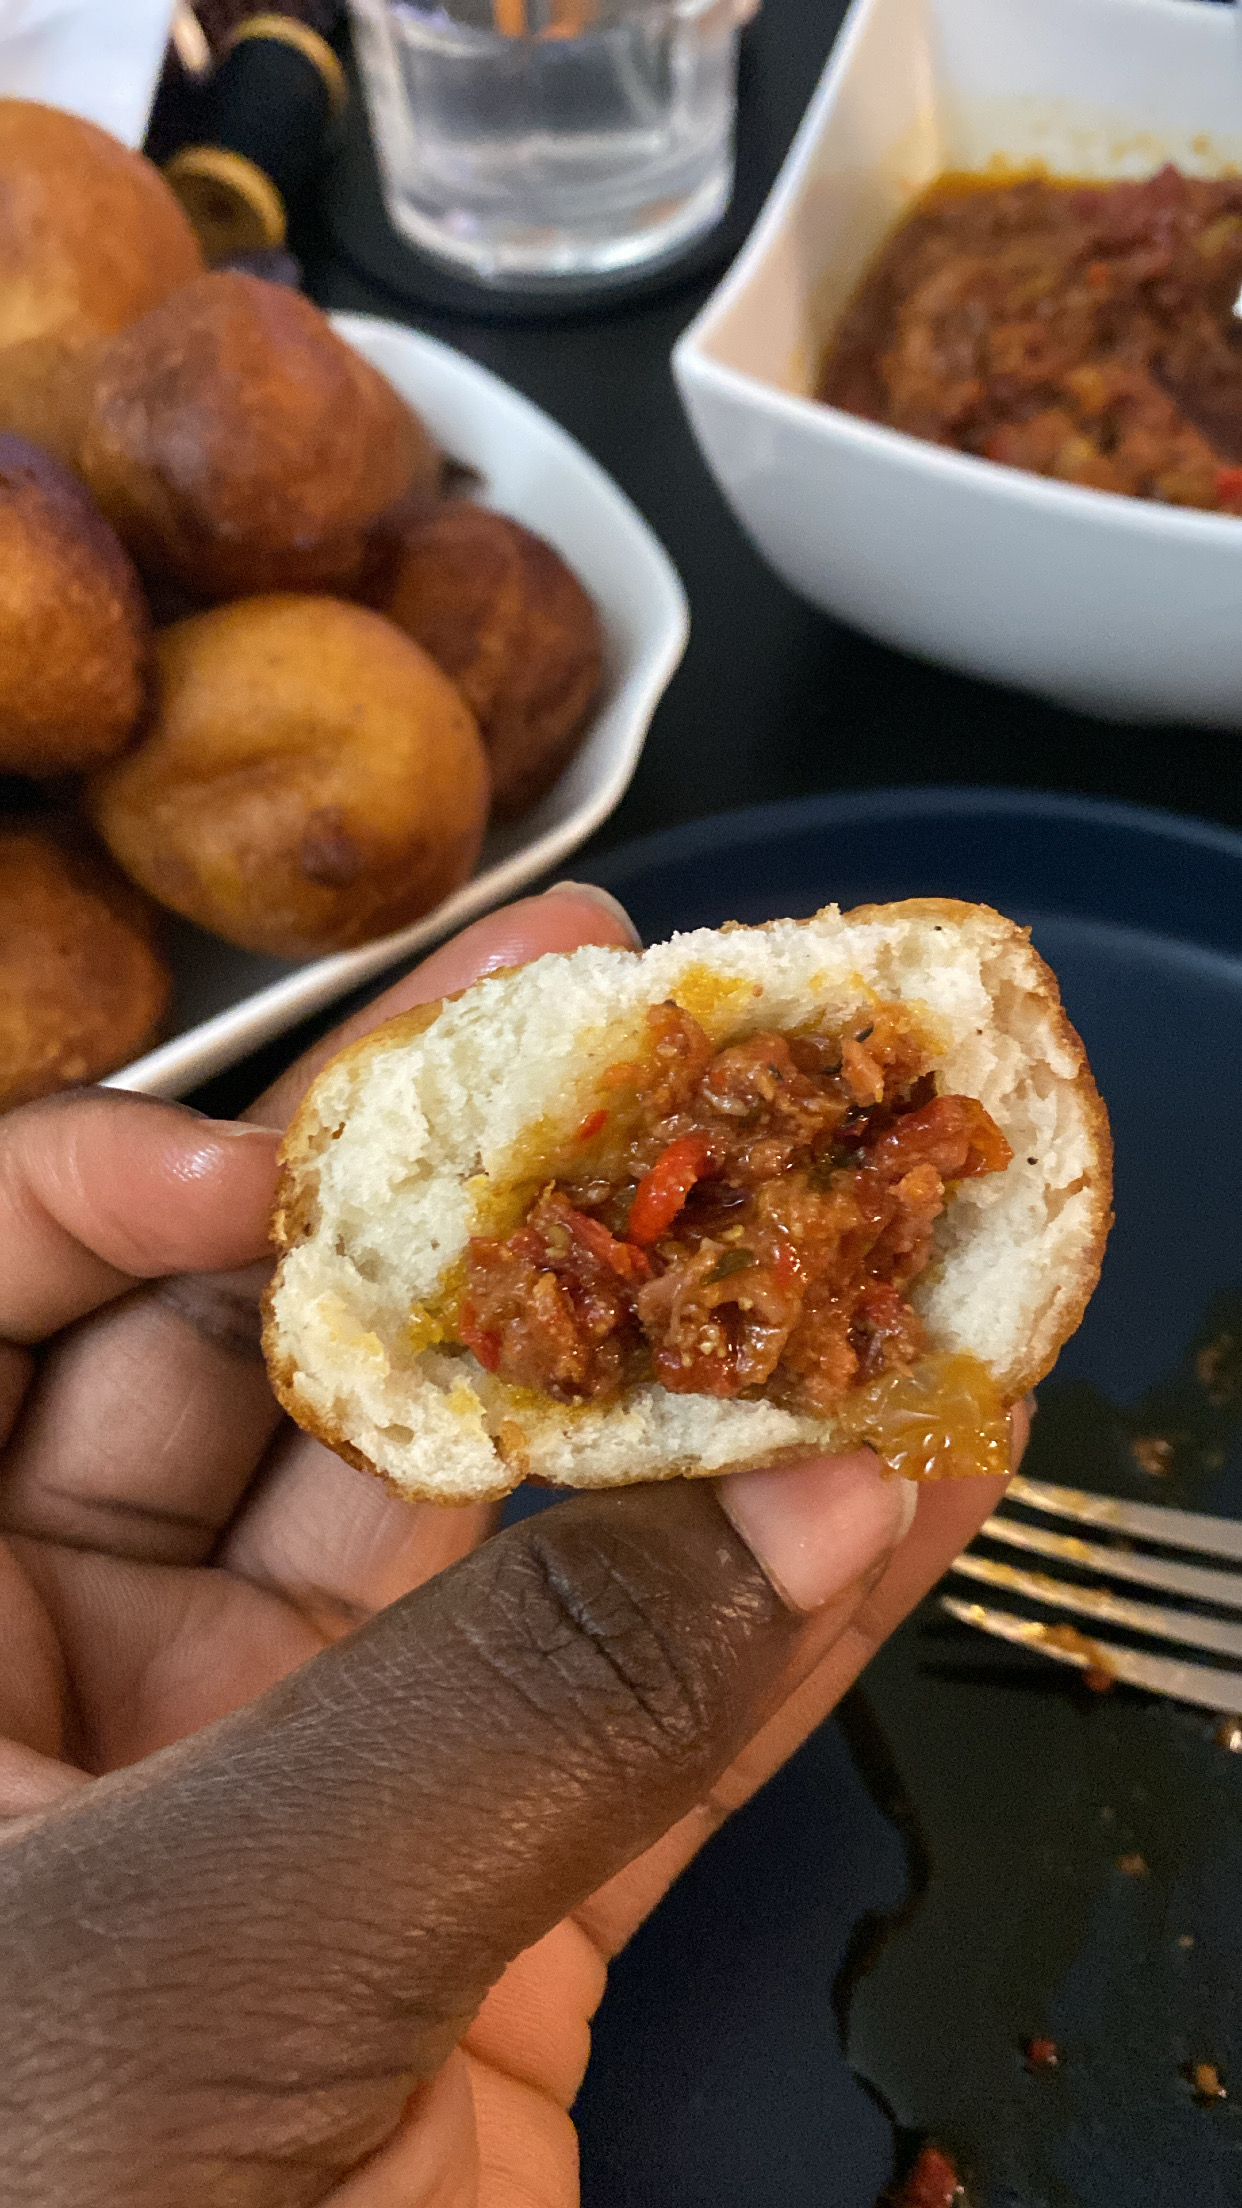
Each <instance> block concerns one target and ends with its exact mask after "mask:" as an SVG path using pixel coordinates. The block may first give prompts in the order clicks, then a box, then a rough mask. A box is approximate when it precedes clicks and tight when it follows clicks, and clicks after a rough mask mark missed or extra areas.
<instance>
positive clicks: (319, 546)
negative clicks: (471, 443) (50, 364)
mask: <svg viewBox="0 0 1242 2208" xmlns="http://www.w3.org/2000/svg"><path fill="white" fill-rule="evenodd" d="M79 466H80V469H81V472H82V474H83V476H84V477H85V479H86V482H87V483H88V484H89V486H90V489H91V491H92V493H93V494H94V497H95V498H96V500H97V502H98V504H99V506H100V508H101V509H102V511H103V512H104V514H106V515H107V517H108V519H109V521H110V522H111V523H112V525H113V527H114V528H115V529H116V531H117V534H118V536H119V537H120V538H121V541H122V543H124V544H125V545H127V546H128V548H129V550H130V551H131V552H132V553H133V555H134V558H135V559H136V560H137V562H138V564H139V566H140V567H143V568H147V569H155V570H157V571H162V572H164V573H166V574H168V575H171V576H172V577H174V578H175V580H176V581H177V582H179V583H181V584H182V585H183V586H184V587H185V588H186V589H187V590H188V591H190V592H192V593H193V594H194V595H195V596H196V597H197V598H198V599H199V600H204V599H215V598H230V597H235V596H242V595H245V594H247V593H250V592H253V591H261V590H274V591H278V590H336V591H349V590H353V589H354V588H355V587H356V586H357V585H358V583H359V581H360V579H361V578H362V577H363V576H364V575H365V573H366V571H367V569H368V566H369V563H370V562H371V560H372V559H373V557H374V556H375V548H376V545H377V542H378V541H380V539H382V535H383V531H384V529H385V528H386V527H391V526H392V525H393V523H394V519H395V516H396V515H398V514H401V515H402V517H403V518H404V515H405V512H406V510H407V508H408V510H409V511H410V512H421V511H424V510H425V509H426V508H427V506H429V505H430V504H431V503H432V502H433V500H434V499H435V497H436V496H437V494H438V490H439V479H440V455H439V453H438V452H437V450H436V448H435V446H434V445H433V444H432V442H431V439H430V437H429V436H428V435H427V432H426V430H425V429H424V428H423V425H422V423H421V422H420V421H419V419H418V417H417V415H416V414H415V413H414V412H413V411H412V409H411V408H410V407H408V406H407V405H406V403H405V401H404V399H402V398H399V397H398V395H397V393H396V392H395V391H394V390H393V388H392V385H391V384H390V383H388V382H387V381H386V380H385V378H384V377H383V376H381V375H380V374H379V373H378V371H377V370H376V369H374V368H372V367H371V366H370V364H369V362H367V361H365V360H363V359H362V357H361V355H360V354H359V353H356V352H355V351H354V350H353V348H352V346H349V345H347V344H346V343H345V341H344V339H343V338H340V337H338V336H337V335H336V332H335V330H333V329H332V327H331V325H330V323H329V322H328V321H327V319H326V318H325V316H323V315H322V314H321V313H320V312H319V309H318V307H315V306H312V305H311V302H310V300H309V299H303V298H302V297H301V296H300V294H299V293H297V292H294V291H288V290H286V289H284V288H283V287H282V286H281V285H279V284H268V283H264V282H263V281H262V280H261V279H260V278H259V277H257V276H243V275H240V274H237V273H236V272H221V273H219V274H215V275H208V276H200V277H198V278H197V279H196V281H195V282H194V283H192V284H186V285H185V286H184V287H183V288H182V290H180V291H179V292H178V293H177V294H176V296H175V297H174V298H171V299H166V300H165V301H164V302H163V303H162V304H161V305H160V306H157V307H154V308H153V309H152V310H151V312H150V313H149V314H145V315H144V316H143V317H142V320H141V321H140V322H135V323H133V324H132V326H131V327H130V328H129V329H127V330H125V331H123V332H122V334H121V335H120V336H119V337H116V338H114V339H113V340H112V343H111V344H110V345H109V346H108V347H107V348H106V350H105V351H104V352H103V354H102V356H101V357H100V359H99V361H98V364H97V366H96V370H95V376H94V385H93V389H92V392H91V396H90V403H89V407H88V409H87V415H86V426H85V430H84V433H83V437H82V443H81V452H80V458H79Z"/></svg>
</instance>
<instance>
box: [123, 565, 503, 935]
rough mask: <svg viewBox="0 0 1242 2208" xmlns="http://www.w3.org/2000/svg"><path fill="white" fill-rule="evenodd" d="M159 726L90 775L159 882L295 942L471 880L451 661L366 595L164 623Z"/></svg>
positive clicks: (478, 748) (136, 862) (190, 909)
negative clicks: (438, 662) (445, 670)
mask: <svg viewBox="0 0 1242 2208" xmlns="http://www.w3.org/2000/svg"><path fill="white" fill-rule="evenodd" d="M158 651H159V664H160V701H159V706H158V709H157V712H156V714H155V717H154V719H153V722H152V725H151V728H150V730H149V732H148V734H147V736H146V738H145V740H144V741H143V742H142V743H141V744H140V745H139V746H138V748H137V749H136V750H135V751H134V752H132V753H130V755H129V756H128V757H127V758H125V759H122V760H121V761H120V762H119V763H118V764H117V766H116V767H114V768H112V769H110V770H108V771H106V772H105V773H104V774H103V775H101V776H99V777H98V778H97V779H96V781H95V783H94V785H93V788H92V791H91V798H90V802H91V807H92V812H93V817H94V819H95V821H96V824H97V826H98V827H99V829H100V832H101V834H102V835H103V837H104V840H105V842H106V843H107V844H108V846H109V848H110V849H111V851H112V853H113V855H114V856H115V857H116V858H117V859H118V861H119V862H120V864H121V865H122V866H123V867H124V868H125V871H126V872H127V873H128V874H130V875H132V877H133V878H134V880H135V881H138V882H140V883H141V884H142V886H143V888H144V889H146V890H147V891H148V892H149V893H150V895H151V896H153V897H156V898H158V899H159V901H160V902H161V903H162V904H166V905H170V906H171V907H172V908H173V910H174V911H176V912H180V913H183V914H184V915H185V916H186V918H187V919H190V920H194V921H197V923H198V924H199V926H200V927H205V928H211V929H213V930H214V931H215V932H216V933H217V934H219V935H223V936H225V937H226V938H227V939H228V941H230V942H232V943H240V944H241V945H242V946H243V948H245V949H248V950H258V951H271V952H274V953H276V954H277V955H278V956H282V957H288V958H298V957H305V956H314V955H316V954H317V953H319V952H322V951H328V950H344V949H347V948H349V947H350V946H351V945H353V944H356V943H365V942H368V941H370V940H371V939H373V938H374V937H376V936H380V935H384V934H387V933H388V932H390V931H391V930H392V929H394V928H399V927H403V926H405V925H406V924H407V923H408V922H409V921H411V920H415V919H417V918H418V917H419V916H420V915H421V914H422V913H424V912H428V911H430V910H431V909H432V907H433V906H435V905H437V904H439V903H440V901H441V899H442V898H444V897H446V896H448V894H449V893H450V891H452V890H453V889H456V888H457V887H458V886H459V884H460V883H461V882H463V881H465V880H466V879H467V877H468V876H469V874H470V872H471V869H472V868H473V866H474V862H475V860H476V858H477V856H478V853H479V849H480V846H481V843H482V839H483V829H484V824H485V821H486V816H487V795H488V785H487V767H486V761H485V759H484V755H483V748H482V745H481V743H480V741H479V737H478V732H477V730H476V729H475V726H474V723H473V721H472V719H471V717H470V714H469V712H468V710H467V708H466V706H465V705H464V704H463V703H462V700H461V699H460V697H459V696H458V694H457V692H456V691H455V690H454V688H453V686H452V684H451V683H450V682H449V681H448V679H447V677H446V676H444V675H442V674H441V673H440V670H439V668H438V667H436V666H434V665H433V664H432V662H431V661H430V660H429V659H428V658H427V657H426V655H425V654H424V653H422V652H420V651H419V649H418V647H417V645H415V644H411V643H410V641H409V639H408V638H407V637H404V636H402V635H401V634H400V633H399V631H398V630H396V629H394V628H393V627H392V626H391V624H390V623H388V622H386V621H384V620H382V619H381V618H380V616H379V615H378V614H375V613H370V612H367V611H366V610H365V609H364V608H363V607H361V606H355V605H347V604H345V603H343V602H341V601H338V600H335V599H329V598H302V597H292V596H289V597H278V596H270V597H263V598H250V599H242V600H239V601H238V602H237V603H236V604H234V605H231V606H220V607H217V608H215V609H214V610H213V611H211V612H209V613H203V614H196V615H193V616H191V617H190V618H189V619H187V620H184V621H179V622H176V623H174V625H173V626H172V627H171V628H168V629H165V630H164V631H163V632H162V633H161V635H160V638H159V644H158Z"/></svg>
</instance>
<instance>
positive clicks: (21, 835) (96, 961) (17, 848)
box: [0, 820, 172, 1111]
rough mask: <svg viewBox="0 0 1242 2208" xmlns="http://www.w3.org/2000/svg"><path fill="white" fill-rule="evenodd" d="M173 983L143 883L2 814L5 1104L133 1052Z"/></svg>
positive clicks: (147, 1035) (0, 1013)
mask: <svg viewBox="0 0 1242 2208" xmlns="http://www.w3.org/2000/svg"><path fill="white" fill-rule="evenodd" d="M171 987H172V984H171V977H170V976H169V973H168V970H167V968H166V967H165V965H164V962H163V960H162V959H161V957H160V955H159V952H158V950H157V948H156V945H155V940H154V931H153V928H152V918H151V912H150V908H149V907H148V906H147V905H146V903H145V901H144V900H143V899H142V898H141V897H140V896H139V895H138V892H137V891H136V890H134V889H131V888H130V886H129V884H128V883H127V882H125V881H124V880H122V879H121V877H120V876H119V875H116V874H114V873H113V870H112V869H111V867H109V866H108V865H107V863H106V861H105V860H103V859H102V858H100V857H98V856H96V855H95V854H93V853H91V852H88V851H86V850H84V849H79V848H76V847H75V846H74V845H73V844H72V843H71V842H70V840H69V839H68V837H67V836H65V835H63V834H60V833H53V832H52V831H51V830H50V829H48V828H46V827H44V826H42V825H38V824H35V823H32V822H29V821H24V820H8V821H0V1111H10V1110H12V1108H13V1106H14V1105H17V1104H27V1103H30V1102H31V1101H32V1100H33V1099H34V1098H36V1097H40V1096H50V1095H52V1093H53V1092H54V1091H55V1090H57V1089H63V1088H69V1087H74V1086H77V1085H78V1084H80V1083H82V1082H84V1081H97V1080H98V1079H99V1078H100V1077H101V1075H103V1074H105V1073H112V1072H113V1071H114V1070H115V1069H116V1067H117V1066H121V1065H124V1064H126V1063H127V1062H128V1061H129V1060H130V1059H131V1058H136V1057H137V1056H138V1055H139V1053H140V1052H141V1051H142V1050H143V1049H145V1048H146V1046H147V1045H148V1044H149V1043H151V1042H152V1041H154V1039H155V1037H156V1034H157V1033H158V1030H159V1028H160V1025H161V1022H162V1020H163V1017H164V1013H165V1011H166V1009H167V1006H168V1000H169V996H170V993H171Z"/></svg>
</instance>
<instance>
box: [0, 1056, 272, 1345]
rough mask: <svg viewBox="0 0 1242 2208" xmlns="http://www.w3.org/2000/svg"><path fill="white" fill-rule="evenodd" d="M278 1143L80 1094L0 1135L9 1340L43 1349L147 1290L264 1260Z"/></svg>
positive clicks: (0, 1314)
mask: <svg viewBox="0 0 1242 2208" xmlns="http://www.w3.org/2000/svg"><path fill="white" fill-rule="evenodd" d="M275 1170H276V1138H275V1135H274V1134H273V1133H272V1131H271V1130H270V1129H268V1128H263V1127H257V1126H256V1127H242V1126H237V1125H235V1124H234V1123H233V1122H232V1121H219V1120H210V1119H203V1118H202V1117H200V1115H199V1114H198V1113H196V1112H189V1111H186V1110H184V1109H183V1107H182V1106H180V1105H178V1104H160V1103H157V1102H155V1101H154V1099H152V1098H150V1097H144V1096H126V1095H118V1094H117V1093H116V1092H114V1091H104V1090H93V1091H92V1090H86V1091H83V1090H76V1091H71V1092H69V1093H67V1094H66V1095H64V1096H60V1097H53V1098H50V1099H48V1100H46V1101H45V1102H43V1103H41V1104H26V1105H22V1106H20V1107H19V1109H18V1110H17V1111H15V1112H10V1113H9V1114H8V1116H7V1117H6V1118H5V1119H4V1120H2V1121H0V1251H3V1259H4V1262H3V1268H2V1270H0V1338H3V1339H4V1340H6V1341H9V1342H35V1341H41V1340H43V1339H45V1338H46V1336H48V1335H49V1334H55V1333H58V1332H59V1331H60V1329H61V1328H62V1327H64V1326H68V1325H69V1324H70V1322H71V1321H72V1320H74V1319H78V1318H81V1317H82V1315H83V1313H84V1312H87V1311H91V1310H94V1309H95V1308H96V1307H97V1306H98V1305H99V1304H101V1303H106V1302H109V1301H110V1300H111V1299H112V1298H114V1297H116V1296H119V1295H121V1294H123V1293H124V1292H125V1290H126V1289H128V1288H132V1287H133V1286H134V1285H135V1284H136V1283H137V1282H138V1281H142V1280H152V1279H156V1278H158V1277H160V1276H162V1275H165V1274H168V1273H181V1272H197V1271H200V1270H203V1271H207V1270H211V1271H215V1270H217V1269H219V1270H223V1269H226V1268H230V1267H236V1266H242V1265H247V1264H250V1263H251V1262H252V1261H253V1260H254V1259H255V1258H257V1257H261V1256H262V1255H263V1254H264V1252H265V1250H266V1248H267V1222H268V1214H269V1211H270V1207H271V1201H272V1187H273V1182H274V1177H275Z"/></svg>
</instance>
